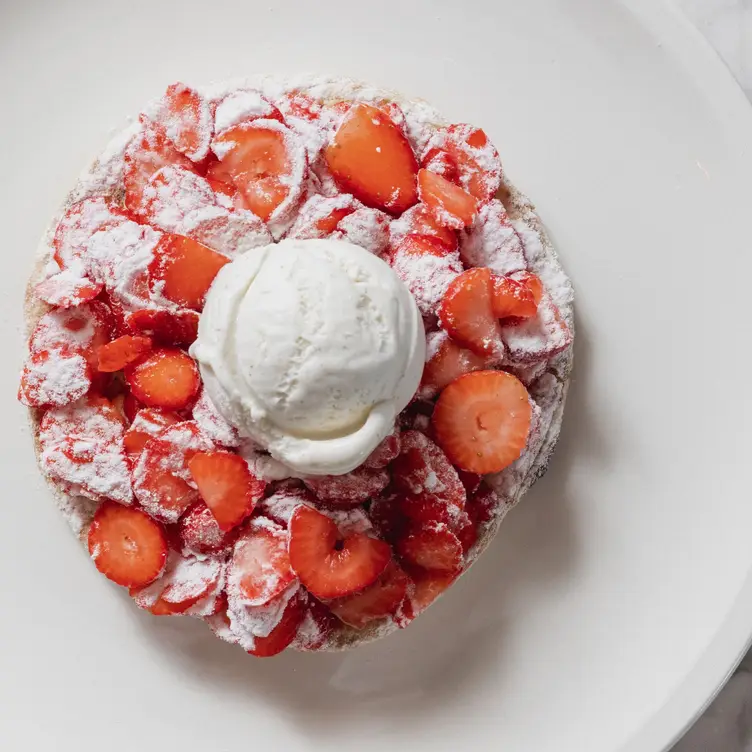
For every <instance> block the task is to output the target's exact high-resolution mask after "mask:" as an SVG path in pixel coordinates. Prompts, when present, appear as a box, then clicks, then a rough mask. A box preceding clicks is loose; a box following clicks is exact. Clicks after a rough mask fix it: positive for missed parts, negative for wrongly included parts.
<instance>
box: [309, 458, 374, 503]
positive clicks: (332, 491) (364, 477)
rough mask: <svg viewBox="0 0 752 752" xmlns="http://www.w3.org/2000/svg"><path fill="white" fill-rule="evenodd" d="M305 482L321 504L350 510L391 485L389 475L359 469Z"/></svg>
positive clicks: (367, 469)
mask: <svg viewBox="0 0 752 752" xmlns="http://www.w3.org/2000/svg"><path fill="white" fill-rule="evenodd" d="M303 482H304V483H305V484H306V486H307V487H308V488H309V489H310V490H311V491H312V492H313V494H314V495H315V496H316V498H317V499H318V500H319V501H320V502H321V503H323V504H327V505H330V506H333V507H338V508H341V509H350V508H352V507H357V506H359V505H360V504H362V503H363V502H365V501H367V500H368V499H370V498H372V497H373V496H378V494H380V493H381V492H382V491H383V490H384V489H385V488H386V487H387V485H388V484H389V473H388V472H387V471H386V470H371V469H369V468H366V467H358V468H356V469H355V470H353V471H352V472H350V473H347V474H345V475H317V476H313V475H312V476H310V477H308V478H304V479H303Z"/></svg>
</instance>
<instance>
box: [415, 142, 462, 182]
mask: <svg viewBox="0 0 752 752" xmlns="http://www.w3.org/2000/svg"><path fill="white" fill-rule="evenodd" d="M420 166H421V167H422V168H424V169H426V170H430V171H431V172H435V173H436V174H437V175H441V177H442V178H445V179H446V180H448V181H449V182H451V183H457V182H458V181H459V171H458V169H457V163H456V162H455V161H454V159H452V157H451V155H450V154H449V152H446V151H444V150H443V149H438V148H436V147H432V148H430V149H429V150H428V151H427V152H426V153H425V154H424V155H423V158H422V159H421V160H420Z"/></svg>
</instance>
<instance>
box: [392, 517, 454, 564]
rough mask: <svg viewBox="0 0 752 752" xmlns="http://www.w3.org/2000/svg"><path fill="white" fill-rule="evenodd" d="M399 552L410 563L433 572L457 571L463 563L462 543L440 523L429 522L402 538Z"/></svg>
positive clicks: (398, 545)
mask: <svg viewBox="0 0 752 752" xmlns="http://www.w3.org/2000/svg"><path fill="white" fill-rule="evenodd" d="M397 553H399V555H400V556H401V557H402V558H403V559H404V560H405V561H406V562H408V563H409V564H413V565H415V566H418V567H422V568H423V569H428V570H430V571H433V572H456V571H457V570H458V569H459V567H460V565H461V564H462V544H461V543H460V541H459V540H458V538H457V536H456V535H455V534H454V533H453V532H452V531H451V530H449V528H448V527H447V526H446V525H442V524H440V523H428V524H426V525H424V526H423V527H420V528H418V529H416V530H414V531H413V532H411V533H410V534H409V535H407V536H406V537H405V538H402V539H401V540H400V541H398V542H397Z"/></svg>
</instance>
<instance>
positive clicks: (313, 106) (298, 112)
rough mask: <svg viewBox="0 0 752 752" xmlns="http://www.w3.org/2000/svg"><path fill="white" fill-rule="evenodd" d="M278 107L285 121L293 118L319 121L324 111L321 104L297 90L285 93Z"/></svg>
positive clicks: (278, 102)
mask: <svg viewBox="0 0 752 752" xmlns="http://www.w3.org/2000/svg"><path fill="white" fill-rule="evenodd" d="M277 106H278V107H279V109H280V110H281V112H282V114H283V115H284V117H285V119H288V118H290V117H292V118H299V119H302V120H309V121H311V122H313V121H315V120H317V119H318V117H319V115H320V114H321V109H322V105H321V102H319V101H318V100H316V99H314V98H313V97H312V96H310V95H309V94H306V93H304V92H302V91H295V90H294V91H288V92H285V93H284V94H283V95H282V97H281V98H280V99H279V100H278V101H277Z"/></svg>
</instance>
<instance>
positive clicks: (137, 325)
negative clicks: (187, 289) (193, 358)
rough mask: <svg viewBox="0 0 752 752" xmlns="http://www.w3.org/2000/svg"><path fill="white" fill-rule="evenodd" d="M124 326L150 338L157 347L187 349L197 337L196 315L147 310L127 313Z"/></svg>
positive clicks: (193, 313) (190, 312) (189, 312)
mask: <svg viewBox="0 0 752 752" xmlns="http://www.w3.org/2000/svg"><path fill="white" fill-rule="evenodd" d="M126 326H127V328H128V329H129V330H130V331H132V332H134V333H137V334H141V335H144V336H147V337H150V338H151V339H152V340H153V341H154V342H155V343H156V344H158V345H162V346H167V347H182V348H186V349H187V348H188V347H190V346H191V345H192V344H193V343H194V342H195V341H196V337H197V336H198V314H197V313H196V312H195V311H160V310H156V309H153V308H152V309H148V308H147V309H141V310H138V311H133V312H132V313H129V314H128V315H127V316H126Z"/></svg>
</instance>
